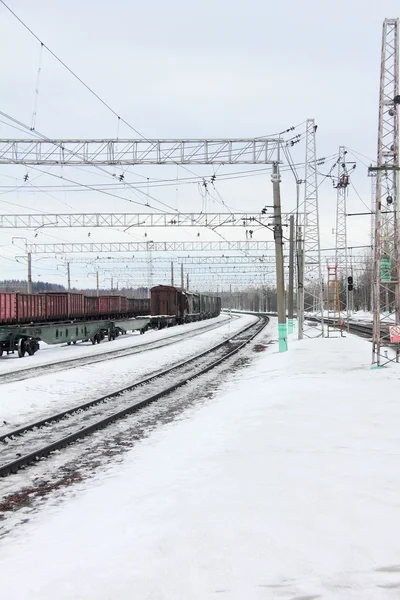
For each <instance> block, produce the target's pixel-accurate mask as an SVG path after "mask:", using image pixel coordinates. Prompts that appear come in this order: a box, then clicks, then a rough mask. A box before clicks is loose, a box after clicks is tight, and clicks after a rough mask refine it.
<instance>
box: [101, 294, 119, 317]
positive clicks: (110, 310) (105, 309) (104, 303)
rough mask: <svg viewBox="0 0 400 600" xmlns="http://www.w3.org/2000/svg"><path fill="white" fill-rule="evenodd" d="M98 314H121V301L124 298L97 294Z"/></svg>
mask: <svg viewBox="0 0 400 600" xmlns="http://www.w3.org/2000/svg"><path fill="white" fill-rule="evenodd" d="M98 300H99V314H102V315H105V314H110V315H115V314H121V312H122V310H121V306H122V304H123V302H121V301H124V300H126V299H125V298H122V297H121V296H99V298H98Z"/></svg>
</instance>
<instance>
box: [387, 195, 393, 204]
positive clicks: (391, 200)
mask: <svg viewBox="0 0 400 600" xmlns="http://www.w3.org/2000/svg"><path fill="white" fill-rule="evenodd" d="M392 202H393V198H392V196H388V197H387V198H386V203H387V204H392Z"/></svg>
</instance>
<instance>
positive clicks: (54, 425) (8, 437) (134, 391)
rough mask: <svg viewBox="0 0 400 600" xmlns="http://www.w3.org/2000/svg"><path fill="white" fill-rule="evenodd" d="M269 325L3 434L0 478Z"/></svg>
mask: <svg viewBox="0 0 400 600" xmlns="http://www.w3.org/2000/svg"><path fill="white" fill-rule="evenodd" d="M267 323H268V318H259V319H258V320H257V321H256V322H253V323H251V324H250V325H246V327H244V328H243V329H241V330H240V331H238V332H236V333H235V334H232V335H231V336H230V337H229V338H227V339H225V340H224V341H222V342H220V343H218V344H216V345H214V346H212V347H211V348H209V349H207V350H205V351H203V352H201V353H199V354H197V355H195V356H192V357H191V358H190V359H188V360H185V361H181V362H179V363H176V364H174V365H173V366H171V367H169V368H167V369H165V370H163V371H160V372H158V373H157V374H155V375H152V376H150V377H147V378H146V379H143V380H141V381H139V382H136V383H134V384H132V385H130V386H128V387H125V388H123V389H119V390H116V391H114V392H112V393H110V394H107V395H106V396H102V397H100V398H96V399H94V400H91V401H89V402H85V403H84V404H80V405H78V406H75V407H72V408H69V409H68V410H64V411H63V412H60V413H57V414H54V415H52V416H48V417H46V418H44V419H42V420H40V421H37V422H35V423H31V424H28V425H26V426H22V427H19V428H18V429H15V430H12V431H9V432H8V433H6V434H3V435H2V436H1V437H0V443H1V444H2V445H3V450H2V452H1V465H0V476H1V477H5V476H7V475H10V474H12V473H16V472H17V471H18V470H19V469H21V468H24V467H26V466H27V465H30V464H32V463H35V462H36V461H37V460H39V459H41V458H43V457H46V456H48V455H49V454H50V453H51V452H54V451H55V450H60V449H61V448H64V447H66V446H68V445H69V444H71V443H73V442H74V441H75V440H78V439H79V438H82V437H85V436H87V435H90V434H91V433H93V432H95V431H97V430H99V429H102V428H104V427H106V426H107V425H108V424H110V423H112V422H113V421H116V420H117V419H120V418H122V417H125V416H126V415H128V414H130V413H133V412H136V411H137V410H139V409H140V408H143V407H144V406H147V405H148V404H150V403H151V402H154V401H155V400H157V399H159V398H161V397H163V396H166V395H167V394H169V393H171V392H173V391H174V390H176V389H178V388H179V387H181V386H183V385H185V384H186V383H187V382H188V381H190V380H192V379H194V378H195V377H198V376H199V375H202V374H204V373H206V372H207V371H210V370H211V369H212V368H214V367H216V366H217V365H219V364H221V363H222V362H223V361H225V360H227V359H228V358H230V357H231V356H233V355H234V354H236V353H237V352H238V351H239V350H240V349H241V348H243V347H244V346H245V345H246V344H248V343H249V342H250V341H251V340H252V339H253V338H254V337H255V336H256V335H258V333H260V331H261V330H262V329H263V328H264V327H265V325H266V324H267Z"/></svg>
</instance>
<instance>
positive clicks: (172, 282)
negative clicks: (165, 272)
mask: <svg viewBox="0 0 400 600" xmlns="http://www.w3.org/2000/svg"><path fill="white" fill-rule="evenodd" d="M171 285H174V263H173V261H172V260H171Z"/></svg>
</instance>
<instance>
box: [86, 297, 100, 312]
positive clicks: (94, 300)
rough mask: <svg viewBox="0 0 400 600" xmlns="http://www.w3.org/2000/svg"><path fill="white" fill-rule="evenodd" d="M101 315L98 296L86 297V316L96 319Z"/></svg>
mask: <svg viewBox="0 0 400 600" xmlns="http://www.w3.org/2000/svg"><path fill="white" fill-rule="evenodd" d="M98 314H99V299H98V297H97V296H85V315H87V316H88V317H96V316H97V315H98Z"/></svg>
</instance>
